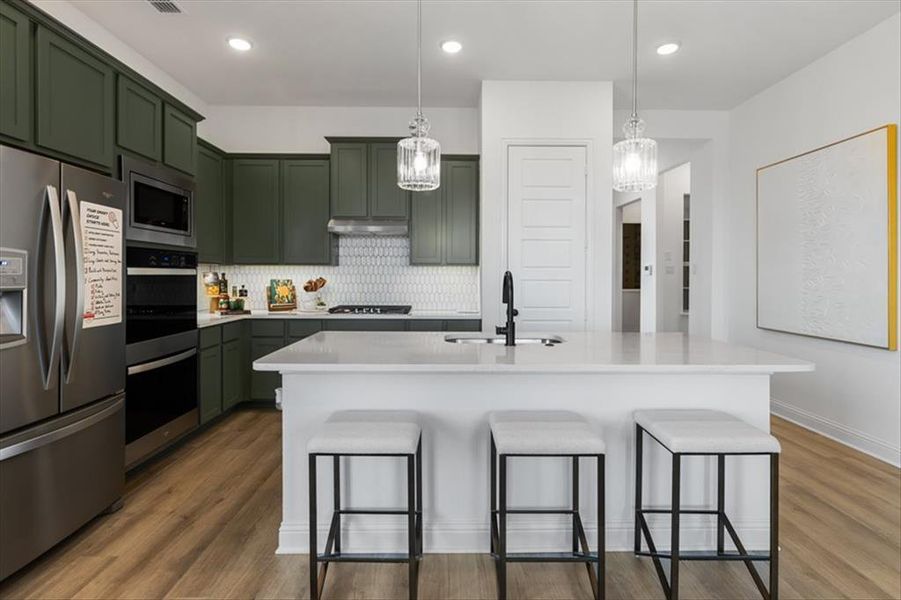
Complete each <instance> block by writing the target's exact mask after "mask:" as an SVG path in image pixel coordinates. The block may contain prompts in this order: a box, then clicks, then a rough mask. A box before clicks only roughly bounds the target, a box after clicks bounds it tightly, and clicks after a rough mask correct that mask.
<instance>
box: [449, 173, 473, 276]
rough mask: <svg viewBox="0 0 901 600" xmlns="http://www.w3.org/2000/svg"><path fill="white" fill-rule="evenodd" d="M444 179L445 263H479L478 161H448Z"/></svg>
mask: <svg viewBox="0 0 901 600" xmlns="http://www.w3.org/2000/svg"><path fill="white" fill-rule="evenodd" d="M441 171H442V173H441V174H442V176H443V177H442V179H443V180H444V263H445V264H448V265H477V264H479V163H478V162H476V161H474V160H448V161H446V162H445V163H444V164H442V165H441Z"/></svg>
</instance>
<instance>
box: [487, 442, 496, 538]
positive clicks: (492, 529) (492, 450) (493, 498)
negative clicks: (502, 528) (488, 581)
mask: <svg viewBox="0 0 901 600" xmlns="http://www.w3.org/2000/svg"><path fill="white" fill-rule="evenodd" d="M488 442H489V445H490V449H489V451H488V454H489V458H490V460H491V464H490V465H488V471H489V472H490V474H491V483H490V484H489V487H490V493H491V502H490V516H491V524H490V527H489V529H488V537H489V538H490V540H491V541H490V542H489V545H490V547H491V553H492V554H495V553H497V545H496V544H495V539H494V538H495V536H494V532H495V528H496V527H497V448H496V447H495V445H494V436H493V435H492V434H491V433H489V434H488Z"/></svg>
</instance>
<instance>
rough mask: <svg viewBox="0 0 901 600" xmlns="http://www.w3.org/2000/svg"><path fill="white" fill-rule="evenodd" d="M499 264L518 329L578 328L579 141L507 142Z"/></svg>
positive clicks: (581, 295)
mask: <svg viewBox="0 0 901 600" xmlns="http://www.w3.org/2000/svg"><path fill="white" fill-rule="evenodd" d="M507 164H508V167H507V215H508V216H507V228H508V229H507V265H508V269H509V270H510V271H512V273H513V278H514V282H515V284H516V288H515V297H514V300H515V304H516V308H518V309H519V318H518V320H517V322H518V326H519V328H520V330H521V331H544V332H549V333H554V332H558V331H582V330H585V329H586V316H587V310H586V309H587V306H586V304H587V301H586V276H587V271H586V239H587V238H586V235H587V225H588V224H587V218H586V193H587V192H586V184H585V182H586V171H587V152H586V149H585V147H584V146H510V147H509V149H508V163H507Z"/></svg>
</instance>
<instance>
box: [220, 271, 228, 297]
mask: <svg viewBox="0 0 901 600" xmlns="http://www.w3.org/2000/svg"><path fill="white" fill-rule="evenodd" d="M219 293H220V294H225V295H228V279H226V278H225V273H224V272H223V273H222V274H221V275H220V276H219Z"/></svg>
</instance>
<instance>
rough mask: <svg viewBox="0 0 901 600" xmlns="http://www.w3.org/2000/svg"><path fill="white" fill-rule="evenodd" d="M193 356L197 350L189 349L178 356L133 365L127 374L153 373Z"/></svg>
mask: <svg viewBox="0 0 901 600" xmlns="http://www.w3.org/2000/svg"><path fill="white" fill-rule="evenodd" d="M195 354H197V348H191V349H190V350H186V351H184V352H179V353H178V354H173V355H172V356H167V357H166V358H160V359H157V360H152V361H150V362H145V363H141V364H139V365H133V366H131V367H128V374H129V375H136V374H138V373H146V372H147V371H153V370H154V369H159V368H160V367H167V366H169V365H172V364H175V363H177V362H180V361H183V360H185V359H186V358H191V357H192V356H194V355H195Z"/></svg>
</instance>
